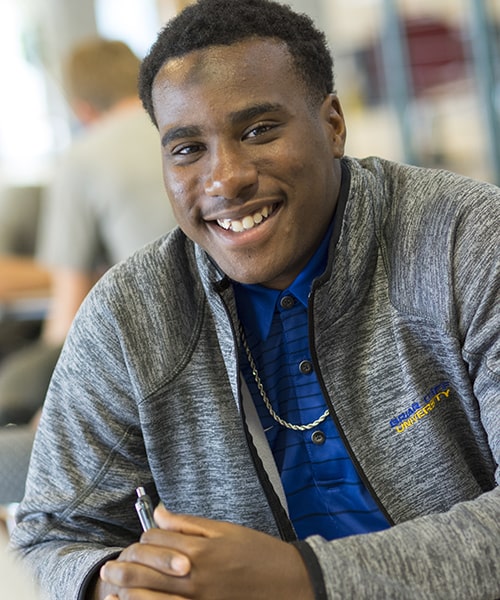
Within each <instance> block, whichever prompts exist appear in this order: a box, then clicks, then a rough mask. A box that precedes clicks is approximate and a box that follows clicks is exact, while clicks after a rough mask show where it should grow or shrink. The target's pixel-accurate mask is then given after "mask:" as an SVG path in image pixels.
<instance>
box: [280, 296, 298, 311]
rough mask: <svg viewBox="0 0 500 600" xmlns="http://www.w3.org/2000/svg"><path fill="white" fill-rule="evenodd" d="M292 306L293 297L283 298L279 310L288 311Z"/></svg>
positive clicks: (293, 302)
mask: <svg viewBox="0 0 500 600" xmlns="http://www.w3.org/2000/svg"><path fill="white" fill-rule="evenodd" d="M294 304H295V300H294V299H293V296H283V298H281V300H280V306H281V308H285V309H289V308H292V306H293V305H294Z"/></svg>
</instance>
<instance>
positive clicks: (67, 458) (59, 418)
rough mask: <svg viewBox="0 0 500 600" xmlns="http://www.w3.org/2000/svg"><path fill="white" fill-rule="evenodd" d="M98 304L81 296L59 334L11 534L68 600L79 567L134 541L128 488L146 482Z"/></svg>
mask: <svg viewBox="0 0 500 600" xmlns="http://www.w3.org/2000/svg"><path fill="white" fill-rule="evenodd" d="M105 306H106V302H105V299H104V298H103V295H101V296H99V297H98V301H94V295H93V294H91V297H90V298H89V299H88V301H86V302H85V303H84V305H83V307H82V309H81V311H80V314H79V315H78V316H77V318H76V320H75V323H74V324H73V327H72V330H71V332H70V334H69V336H68V339H67V342H66V344H65V347H64V349H63V351H62V354H61V358H60V361H59V363H58V365H57V367H56V370H55V372H54V375H53V378H52V382H51V385H50V388H49V391H48V395H47V398H46V402H45V405H44V410H43V415H42V420H41V423H40V427H39V429H38V432H37V435H36V439H35V443H34V447H33V454H32V459H31V464H30V469H29V474H28V480H27V485H26V494H25V498H24V500H23V502H22V503H21V506H20V509H19V511H18V515H17V519H18V525H17V527H16V528H15V530H14V532H13V536H12V545H13V546H14V548H15V549H16V550H17V551H19V552H20V553H21V554H22V555H24V557H25V561H26V562H27V565H28V567H31V568H32V569H33V571H34V575H35V577H36V579H37V580H39V582H40V584H41V587H42V589H43V590H44V591H45V592H48V596H49V597H50V598H64V599H65V600H77V599H78V598H80V597H81V596H80V593H81V591H82V589H83V588H84V586H85V584H86V581H87V579H88V577H89V574H91V573H92V572H93V571H95V570H96V569H97V567H98V566H99V565H100V564H102V563H103V562H105V560H106V559H107V558H110V557H111V556H114V555H116V554H117V553H118V552H120V551H121V550H122V549H123V548H124V547H126V546H128V545H130V544H131V543H133V542H135V541H137V540H138V539H139V537H140V533H141V529H140V523H139V521H138V519H137V515H136V514H135V510H134V501H135V498H134V496H135V491H134V490H135V488H136V487H137V486H139V485H145V486H146V487H148V483H151V474H150V472H149V469H148V465H147V458H146V452H145V449H144V444H143V439H142V436H141V432H140V426H139V418H138V415H137V401H136V398H135V397H134V388H133V385H131V382H130V377H129V375H128V373H127V367H126V361H125V360H124V358H123V349H122V347H121V346H122V343H123V340H119V339H118V338H117V336H116V333H115V331H114V329H113V327H112V317H110V316H109V315H107V314H106V308H105ZM89 315H92V318H89ZM68 415H71V418H68ZM127 494H128V495H127Z"/></svg>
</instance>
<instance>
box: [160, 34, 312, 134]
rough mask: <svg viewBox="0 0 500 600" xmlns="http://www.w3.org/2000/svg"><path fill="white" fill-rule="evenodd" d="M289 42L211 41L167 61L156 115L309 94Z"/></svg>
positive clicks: (268, 40)
mask: <svg viewBox="0 0 500 600" xmlns="http://www.w3.org/2000/svg"><path fill="white" fill-rule="evenodd" d="M305 93H306V92H305V85H304V83H303V82H302V80H301V79H300V77H299V76H298V74H297V72H296V70H295V68H294V65H293V61H292V57H291V55H290V52H289V51H288V48H287V46H286V44H284V43H283V42H280V41H277V40H273V39H251V40H245V41H243V42H238V43H235V44H231V45H229V46H210V47H208V48H205V49H203V50H196V51H194V52H190V53H188V54H186V55H184V56H181V57H179V58H174V59H171V60H169V61H167V62H166V63H165V64H164V65H163V66H162V68H161V69H160V71H159V72H158V74H157V76H156V78H155V80H154V82H153V89H152V96H153V106H154V110H155V115H156V117H157V119H158V121H159V122H160V120H161V119H162V116H163V117H165V116H168V115H166V113H168V112H170V113H173V112H176V111H178V110H179V109H181V108H185V109H186V108H187V107H188V106H190V105H193V104H203V105H204V106H208V105H210V103H212V104H214V105H215V104H216V103H217V102H218V101H219V103H221V104H223V105H224V106H229V104H232V105H233V108H235V105H236V104H238V103H240V104H244V103H251V102H252V101H263V100H266V101H273V100H274V101H276V100H277V99H278V98H283V97H284V96H285V95H289V96H297V95H300V96H304V95H305Z"/></svg>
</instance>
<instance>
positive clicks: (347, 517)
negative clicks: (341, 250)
mask: <svg viewBox="0 0 500 600" xmlns="http://www.w3.org/2000/svg"><path fill="white" fill-rule="evenodd" d="M331 234H332V227H330V229H329V231H328V233H327V235H326V236H325V239H324V240H323V242H322V244H321V246H320V247H319V248H318V250H317V251H316V253H315V254H314V256H313V257H312V258H311V260H310V261H309V263H308V264H307V266H306V267H305V269H304V270H303V271H302V272H301V273H300V274H299V275H298V277H297V278H296V279H295V281H294V282H293V283H292V284H291V285H290V287H289V288H287V289H286V290H283V291H280V290H272V289H269V288H266V287H263V286H261V285H243V284H235V286H234V288H235V294H236V302H237V307H238V314H239V318H240V320H241V323H242V325H243V327H244V330H245V336H246V338H247V341H248V345H249V347H250V349H251V352H252V356H253V359H254V362H255V364H256V366H257V370H258V372H259V376H260V378H261V380H262V383H263V385H264V389H265V390H266V393H267V396H268V397H269V400H270V401H271V404H272V407H273V409H274V410H275V412H276V413H277V414H278V415H279V416H280V417H281V418H282V419H285V420H286V421H288V422H290V423H293V424H307V423H310V422H313V421H315V420H316V419H317V418H318V417H320V416H321V415H322V414H323V412H324V411H325V410H326V408H327V406H326V404H325V400H324V397H323V394H322V392H321V388H320V386H319V383H318V379H317V377H316V373H315V372H314V366H313V363H312V361H311V352H310V350H309V338H308V317H307V303H308V296H309V292H310V290H311V285H312V282H313V280H314V279H315V278H316V277H318V276H319V275H321V274H322V273H323V271H324V270H325V268H326V263H327V258H328V245H329V241H330V237H331ZM332 343H335V340H332ZM240 364H241V369H242V372H243V375H244V377H245V380H246V382H247V384H248V387H249V389H250V392H251V394H252V397H253V400H254V402H255V406H256V408H257V412H258V414H259V417H260V419H261V422H262V426H263V428H264V431H265V432H266V436H267V439H268V441H269V444H270V447H271V450H272V452H273V455H274V458H275V461H276V465H277V467H278V471H279V473H280V475H281V480H282V483H283V487H284V490H285V494H286V497H287V501H288V508H289V512H290V518H291V521H292V523H293V525H294V527H295V530H296V532H297V536H298V537H299V539H304V538H306V537H307V536H309V535H313V534H319V535H322V536H323V537H324V538H326V539H335V538H340V537H344V536H347V535H353V534H359V533H368V532H372V531H379V530H381V529H385V528H387V527H389V523H388V522H387V520H386V518H385V517H384V515H383V514H382V513H381V511H380V510H379V508H378V507H377V505H376V503H375V501H374V500H373V498H372V497H371V495H370V493H369V492H368V490H367V489H366V487H365V485H364V484H363V482H362V481H361V479H360V477H359V475H358V473H357V471H356V469H355V468H354V465H353V463H352V461H351V459H350V457H349V454H348V452H347V450H346V448H345V445H344V443H343V442H342V440H341V438H340V436H339V434H338V431H337V428H336V427H335V424H334V422H333V419H332V418H330V417H328V418H327V419H326V420H325V421H323V422H322V423H321V424H320V425H318V426H317V427H315V428H313V429H312V430H308V431H293V430H290V429H288V428H285V427H283V426H282V425H280V424H278V423H277V422H276V421H275V420H274V419H273V418H272V417H271V415H270V414H269V411H268V410H267V408H266V406H265V404H264V402H263V400H262V397H261V395H260V393H259V391H258V389H257V385H256V384H255V380H254V377H253V375H252V372H251V369H250V366H249V363H248V360H247V357H246V354H245V351H244V350H242V354H241V357H240Z"/></svg>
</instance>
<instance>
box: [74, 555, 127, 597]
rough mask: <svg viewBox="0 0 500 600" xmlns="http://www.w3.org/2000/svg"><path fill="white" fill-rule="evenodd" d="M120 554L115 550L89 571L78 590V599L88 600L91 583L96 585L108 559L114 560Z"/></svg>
mask: <svg viewBox="0 0 500 600" xmlns="http://www.w3.org/2000/svg"><path fill="white" fill-rule="evenodd" d="M118 556H120V553H119V552H114V553H113V554H110V555H109V556H106V558H104V559H102V560H100V561H99V562H98V563H97V564H96V565H94V567H93V568H92V569H91V570H90V571H89V572H88V573H87V575H86V576H85V579H84V580H83V583H82V585H81V587H80V590H79V592H78V600H88V598H89V596H88V595H87V594H88V592H89V591H90V590H89V588H90V586H91V585H94V584H95V583H96V582H97V578H98V577H99V571H100V570H101V567H102V565H103V564H104V563H106V562H108V560H113V559H115V558H117V557H118Z"/></svg>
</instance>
